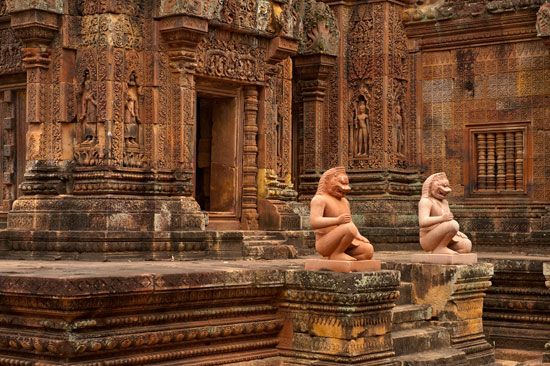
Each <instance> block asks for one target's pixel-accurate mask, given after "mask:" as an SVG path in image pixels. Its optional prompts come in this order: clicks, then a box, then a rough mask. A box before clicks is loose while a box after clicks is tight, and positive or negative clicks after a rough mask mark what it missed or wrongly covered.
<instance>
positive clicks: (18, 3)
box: [6, 0, 63, 14]
mask: <svg viewBox="0 0 550 366" xmlns="http://www.w3.org/2000/svg"><path fill="white" fill-rule="evenodd" d="M25 10H38V11H45V12H49V13H57V14H62V13H63V0H6V11H7V12H8V13H16V12H20V11H25Z"/></svg>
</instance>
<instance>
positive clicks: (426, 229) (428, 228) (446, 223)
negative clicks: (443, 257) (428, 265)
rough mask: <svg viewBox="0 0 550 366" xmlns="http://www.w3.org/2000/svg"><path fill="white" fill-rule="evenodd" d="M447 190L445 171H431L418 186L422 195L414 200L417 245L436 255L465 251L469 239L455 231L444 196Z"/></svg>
mask: <svg viewBox="0 0 550 366" xmlns="http://www.w3.org/2000/svg"><path fill="white" fill-rule="evenodd" d="M450 192H451V188H450V187H449V180H448V179H447V176H446V175H445V173H435V174H432V175H430V176H429V177H428V179H426V181H425V182H424V184H423V185H422V197H421V198H420V202H418V224H419V226H420V245H421V246H422V249H424V250H425V251H427V252H431V253H437V254H458V253H469V252H470V251H471V250H472V242H471V241H470V240H469V239H468V237H467V236H466V235H465V234H463V233H461V232H460V231H458V230H459V225H458V222H456V221H455V220H453V214H452V213H451V210H450V208H449V202H447V200H446V199H445V197H446V196H447V195H448V194H449V193H450Z"/></svg>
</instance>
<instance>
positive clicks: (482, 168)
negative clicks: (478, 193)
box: [477, 133, 487, 190]
mask: <svg viewBox="0 0 550 366" xmlns="http://www.w3.org/2000/svg"><path fill="white" fill-rule="evenodd" d="M477 188H478V189H480V190H484V189H487V138H486V134H485V133H480V134H478V135H477Z"/></svg>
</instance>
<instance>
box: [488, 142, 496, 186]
mask: <svg viewBox="0 0 550 366" xmlns="http://www.w3.org/2000/svg"><path fill="white" fill-rule="evenodd" d="M495 164H496V160H495V134H494V133H488V134H487V189H490V190H495V189H496V180H495V178H496V177H495Z"/></svg>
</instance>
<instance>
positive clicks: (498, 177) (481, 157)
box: [466, 123, 530, 195]
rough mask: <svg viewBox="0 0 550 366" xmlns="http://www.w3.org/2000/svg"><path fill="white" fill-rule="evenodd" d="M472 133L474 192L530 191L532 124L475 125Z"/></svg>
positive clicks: (471, 149)
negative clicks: (529, 162) (530, 134)
mask: <svg viewBox="0 0 550 366" xmlns="http://www.w3.org/2000/svg"><path fill="white" fill-rule="evenodd" d="M469 135H470V136H469V142H470V144H469V145H470V147H469V150H470V157H472V158H471V159H470V161H469V167H468V169H466V171H467V172H469V175H470V176H469V179H468V181H469V183H470V184H469V187H470V193H472V194H483V193H486V194H491V193H499V194H500V193H503V194H520V195H522V194H526V193H527V182H528V180H529V178H530V177H529V174H528V173H529V169H528V168H529V164H528V161H526V159H527V157H528V154H527V151H528V146H529V145H530V141H529V139H528V137H529V135H528V124H527V123H514V124H506V125H500V126H499V125H490V126H475V127H474V126H471V127H470V128H469Z"/></svg>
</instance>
